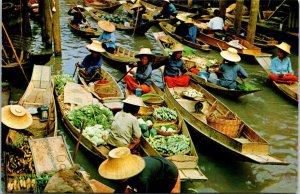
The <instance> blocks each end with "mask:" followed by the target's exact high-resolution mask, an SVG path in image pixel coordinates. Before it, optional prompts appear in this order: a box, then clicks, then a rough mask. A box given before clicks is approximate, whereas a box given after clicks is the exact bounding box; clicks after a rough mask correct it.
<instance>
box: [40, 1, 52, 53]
mask: <svg viewBox="0 0 300 194" xmlns="http://www.w3.org/2000/svg"><path fill="white" fill-rule="evenodd" d="M41 2H42V3H43V8H44V10H43V16H44V23H43V25H44V27H45V37H44V38H43V40H44V42H45V43H46V48H49V47H50V48H51V47H52V10H51V9H50V3H49V1H41Z"/></svg>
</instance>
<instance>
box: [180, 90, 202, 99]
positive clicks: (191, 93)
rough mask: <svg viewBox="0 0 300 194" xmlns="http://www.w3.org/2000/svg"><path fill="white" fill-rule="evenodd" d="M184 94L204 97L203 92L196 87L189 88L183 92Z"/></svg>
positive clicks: (192, 96)
mask: <svg viewBox="0 0 300 194" xmlns="http://www.w3.org/2000/svg"><path fill="white" fill-rule="evenodd" d="M182 94H183V95H185V96H187V97H191V98H197V97H203V94H202V93H201V92H198V91H197V90H195V89H188V90H185V91H183V92H182Z"/></svg>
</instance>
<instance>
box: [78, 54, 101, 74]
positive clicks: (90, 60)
mask: <svg viewBox="0 0 300 194" xmlns="http://www.w3.org/2000/svg"><path fill="white" fill-rule="evenodd" d="M102 61H103V59H102V56H101V55H99V58H94V57H92V54H89V55H87V56H86V57H85V58H84V59H83V61H82V63H81V64H80V65H79V67H80V68H85V70H86V71H87V72H89V73H92V72H93V71H94V70H96V69H100V68H101V65H102Z"/></svg>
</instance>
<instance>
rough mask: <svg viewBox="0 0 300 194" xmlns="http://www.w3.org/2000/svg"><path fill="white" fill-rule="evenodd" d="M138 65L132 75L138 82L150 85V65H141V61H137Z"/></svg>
mask: <svg viewBox="0 0 300 194" xmlns="http://www.w3.org/2000/svg"><path fill="white" fill-rule="evenodd" d="M137 64H138V66H137V69H136V73H134V74H133V77H134V78H135V79H136V80H137V81H138V82H139V83H140V84H146V85H148V86H151V83H152V79H151V75H152V65H151V64H148V65H142V62H141V61H138V62H137Z"/></svg>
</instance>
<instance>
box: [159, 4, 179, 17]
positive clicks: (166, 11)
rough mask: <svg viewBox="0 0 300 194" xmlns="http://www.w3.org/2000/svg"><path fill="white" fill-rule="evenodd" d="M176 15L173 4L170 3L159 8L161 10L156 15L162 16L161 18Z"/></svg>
mask: <svg viewBox="0 0 300 194" xmlns="http://www.w3.org/2000/svg"><path fill="white" fill-rule="evenodd" d="M171 15H172V16H176V15H177V11H176V8H175V6H174V5H173V4H172V3H169V4H168V5H166V6H164V7H163V8H162V10H161V12H160V13H159V14H158V15H157V16H158V17H161V16H162V17H163V18H170V16H171Z"/></svg>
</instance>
